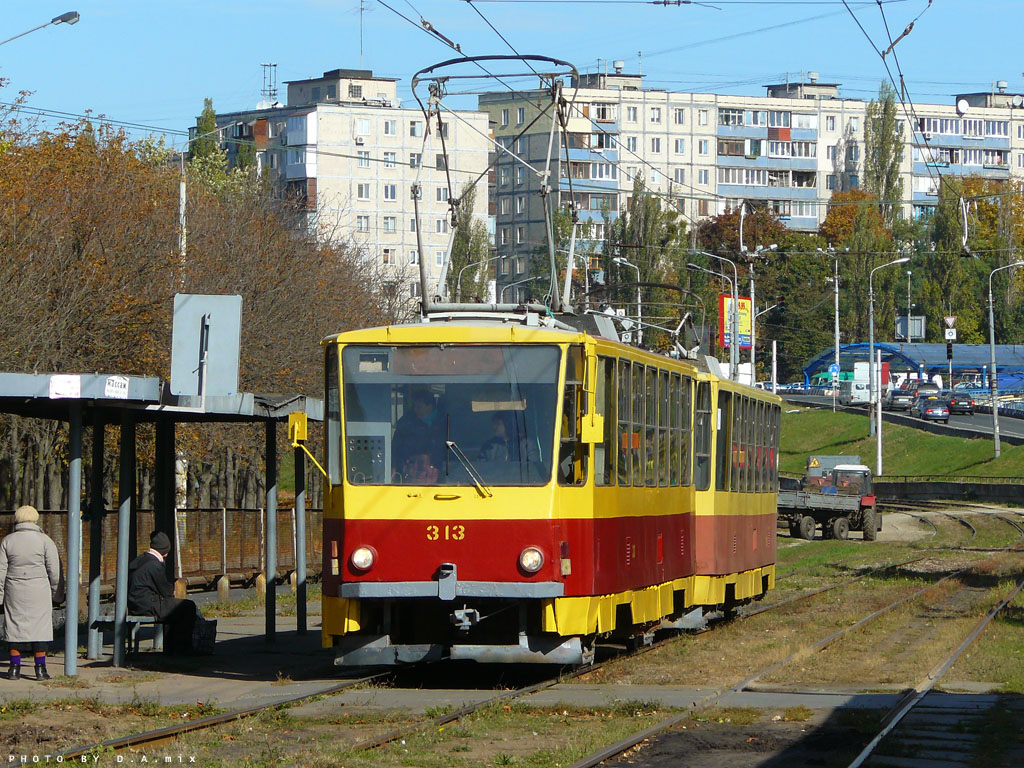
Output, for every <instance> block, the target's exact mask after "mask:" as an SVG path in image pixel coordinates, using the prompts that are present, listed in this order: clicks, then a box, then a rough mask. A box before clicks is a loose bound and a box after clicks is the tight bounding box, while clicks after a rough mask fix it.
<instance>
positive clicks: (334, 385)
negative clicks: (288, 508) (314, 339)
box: [324, 346, 341, 485]
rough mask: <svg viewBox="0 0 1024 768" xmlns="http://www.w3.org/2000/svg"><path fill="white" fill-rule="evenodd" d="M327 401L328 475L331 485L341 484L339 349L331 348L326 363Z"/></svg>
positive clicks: (328, 350)
mask: <svg viewBox="0 0 1024 768" xmlns="http://www.w3.org/2000/svg"><path fill="white" fill-rule="evenodd" d="M324 373H325V377H324V393H325V395H326V400H327V474H328V476H329V478H330V483H331V485H338V484H339V483H340V482H341V388H340V387H339V386H338V348H337V347H336V346H329V347H328V348H327V354H326V357H325V362H324Z"/></svg>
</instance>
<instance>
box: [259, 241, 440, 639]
mask: <svg viewBox="0 0 1024 768" xmlns="http://www.w3.org/2000/svg"><path fill="white" fill-rule="evenodd" d="M422 257H423V256H422V254H420V258H422ZM266 428H267V448H266V461H267V522H266V531H267V535H266V539H265V541H266V545H265V546H266V557H265V562H266V564H267V570H266V577H267V591H266V602H265V607H266V617H267V621H266V636H265V638H264V639H265V640H266V642H267V643H273V642H275V641H276V639H277V638H276V631H277V625H276V618H277V616H276V614H277V422H276V421H274V420H273V419H268V420H267V427H266Z"/></svg>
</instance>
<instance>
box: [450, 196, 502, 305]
mask: <svg viewBox="0 0 1024 768" xmlns="http://www.w3.org/2000/svg"><path fill="white" fill-rule="evenodd" d="M475 204H476V186H472V187H468V188H465V189H463V190H462V195H461V196H460V198H459V211H458V218H457V219H456V221H455V238H454V240H453V241H452V253H451V263H450V264H449V265H448V277H447V285H448V295H449V296H451V297H452V299H453V300H454V299H456V298H457V299H458V300H459V301H467V300H473V299H478V300H481V301H482V300H483V299H484V297H485V296H486V295H487V276H488V275H489V274H490V262H488V261H487V259H488V257H489V255H490V250H491V249H490V243H489V238H488V237H487V226H486V225H485V224H484V223H483V222H482V221H480V220H479V219H478V218H475V217H474V216H473V208H474V206H475ZM471 264H478V266H477V267H475V268H473V267H470V265H471ZM464 267H466V268H467V269H465V270H464V271H463V268H464ZM460 273H461V274H462V281H461V283H460V282H459V274H460ZM456 289H458V291H456ZM457 292H458V296H456V293H457Z"/></svg>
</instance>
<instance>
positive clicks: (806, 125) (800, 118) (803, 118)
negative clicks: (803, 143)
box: [793, 112, 818, 131]
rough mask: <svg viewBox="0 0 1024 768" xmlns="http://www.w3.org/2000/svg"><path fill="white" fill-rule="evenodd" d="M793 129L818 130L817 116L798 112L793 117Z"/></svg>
mask: <svg viewBox="0 0 1024 768" xmlns="http://www.w3.org/2000/svg"><path fill="white" fill-rule="evenodd" d="M793 127H794V128H799V129H800V130H802V131H816V130H818V116H817V115H808V114H804V113H800V112H798V113H796V114H795V115H793Z"/></svg>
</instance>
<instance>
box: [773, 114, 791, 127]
mask: <svg viewBox="0 0 1024 768" xmlns="http://www.w3.org/2000/svg"><path fill="white" fill-rule="evenodd" d="M790 117H791V115H790V113H789V112H780V111H778V110H769V112H768V127H769V128H789V124H790Z"/></svg>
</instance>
